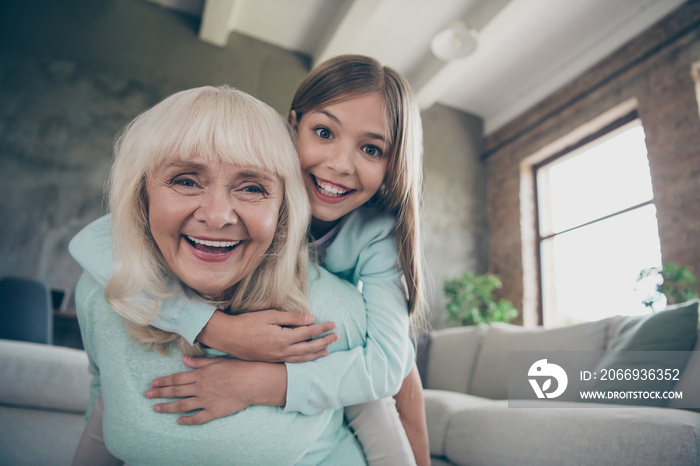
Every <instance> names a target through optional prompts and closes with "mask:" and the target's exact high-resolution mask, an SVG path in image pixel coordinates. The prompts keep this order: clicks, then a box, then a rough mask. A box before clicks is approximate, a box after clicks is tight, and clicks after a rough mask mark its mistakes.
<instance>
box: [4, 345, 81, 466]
mask: <svg viewBox="0 0 700 466" xmlns="http://www.w3.org/2000/svg"><path fill="white" fill-rule="evenodd" d="M87 367H88V360H87V355H86V354H85V352H84V351H82V350H78V349H73V348H66V347H62V346H53V345H46V344H39V343H29V342H23V341H14V340H0V381H2V382H0V464H2V465H8V466H23V465H27V466H36V465H44V466H61V465H70V463H71V459H72V458H73V452H74V451H75V447H76V445H77V444H78V440H79V439H80V434H81V433H82V431H83V426H84V424H85V421H84V414H85V410H86V408H87V406H88V403H89V400H90V387H89V384H90V379H91V376H90V374H88V371H87Z"/></svg>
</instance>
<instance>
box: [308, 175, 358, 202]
mask: <svg viewBox="0 0 700 466" xmlns="http://www.w3.org/2000/svg"><path fill="white" fill-rule="evenodd" d="M309 176H310V178H311V183H312V184H313V187H314V193H315V194H316V196H317V197H318V198H319V199H321V200H322V201H324V202H328V203H330V204H337V203H339V202H342V201H343V200H345V199H346V198H347V196H348V195H350V194H351V193H353V192H355V190H354V189H350V188H346V187H345V186H342V185H339V184H335V183H331V182H329V181H326V180H322V179H320V178H316V177H315V176H314V175H309Z"/></svg>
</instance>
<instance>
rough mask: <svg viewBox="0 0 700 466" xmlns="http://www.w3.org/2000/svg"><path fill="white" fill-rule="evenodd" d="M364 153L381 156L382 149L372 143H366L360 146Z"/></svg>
mask: <svg viewBox="0 0 700 466" xmlns="http://www.w3.org/2000/svg"><path fill="white" fill-rule="evenodd" d="M362 150H363V151H364V153H365V154H367V155H369V156H370V157H381V156H382V150H381V149H380V148H379V147H377V146H373V145H372V144H368V145H366V146H364V147H363V148H362Z"/></svg>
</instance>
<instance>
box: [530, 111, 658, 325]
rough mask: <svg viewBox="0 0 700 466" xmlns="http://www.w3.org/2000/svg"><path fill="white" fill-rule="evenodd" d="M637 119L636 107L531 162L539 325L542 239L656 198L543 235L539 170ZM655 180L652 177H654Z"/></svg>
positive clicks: (541, 322) (539, 318)
mask: <svg viewBox="0 0 700 466" xmlns="http://www.w3.org/2000/svg"><path fill="white" fill-rule="evenodd" d="M635 120H640V123H641V119H640V118H639V113H638V112H637V110H636V109H634V110H632V111H630V112H628V113H626V114H625V115H623V116H621V117H619V118H617V119H615V120H613V121H612V122H610V123H608V124H606V125H605V126H603V127H602V128H600V129H598V130H597V131H595V132H593V133H590V134H588V135H586V136H585V137H583V138H581V139H580V140H578V141H577V142H575V143H573V144H571V145H569V146H567V147H565V148H563V149H561V150H559V151H557V152H555V153H554V154H552V155H550V156H548V157H546V158H545V159H543V160H540V161H538V162H536V163H533V164H532V165H531V170H532V172H531V173H532V180H533V184H532V190H533V192H532V195H533V196H534V229H535V261H536V264H537V272H536V273H537V276H536V281H537V287H538V290H537V291H538V292H537V325H544V323H545V322H544V288H545V284H544V273H543V269H542V268H543V258H542V250H543V247H542V243H543V241H546V240H549V239H551V238H554V237H556V236H559V235H562V234H565V233H568V232H571V231H574V230H578V229H581V228H584V227H587V226H589V225H593V224H595V223H599V222H601V221H605V220H608V219H610V218H613V217H617V216H619V215H623V214H625V213H628V212H631V211H633V210H637V209H640V208H642V207H645V206H647V205H652V204H654V202H655V196H653V194H652V198H651V199H650V200H648V201H645V202H642V203H639V204H636V205H634V206H630V207H627V208H625V209H622V210H619V211H616V212H613V213H610V214H607V215H604V216H602V217H598V218H596V219H593V220H589V221H587V222H585V223H582V224H579V225H576V226H573V227H569V228H567V229H565V230H562V231H559V232H556V233H551V234H547V235H542V228H541V220H540V214H541V213H542V208H543V207H542V205H541V202H542V199H541V198H540V194H539V193H540V183H539V181H538V171H539V170H540V169H542V168H543V167H545V166H547V165H549V164H551V163H553V162H555V161H557V160H559V159H561V158H563V157H566V156H567V155H569V154H571V153H572V152H574V151H576V150H578V149H580V148H581V147H583V146H585V145H587V144H590V143H592V142H594V141H596V140H598V139H600V138H602V137H604V136H606V135H608V134H609V133H611V132H613V131H615V130H617V129H619V128H621V127H623V126H625V125H627V124H629V123H631V122H633V121H635ZM652 181H653V180H652Z"/></svg>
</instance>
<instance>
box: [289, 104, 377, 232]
mask: <svg viewBox="0 0 700 466" xmlns="http://www.w3.org/2000/svg"><path fill="white" fill-rule="evenodd" d="M384 113H385V110H384V98H383V96H382V95H381V94H379V93H377V92H373V93H369V94H362V95H360V96H357V97H352V98H350V99H347V100H343V101H340V102H337V103H334V104H330V105H326V106H324V107H321V108H319V109H316V110H312V111H309V112H306V113H304V114H303V115H302V117H301V120H300V121H298V122H297V123H298V126H297V132H298V146H297V147H298V150H299V157H300V161H301V169H302V172H303V175H304V183H305V184H306V190H307V193H308V195H309V202H310V203H311V213H312V215H313V224H312V230H313V229H316V233H320V234H322V233H323V232H324V231H323V230H324V229H329V228H330V227H332V225H334V224H335V223H337V222H338V221H339V220H340V219H341V218H342V217H343V216H344V215H346V214H348V213H350V212H351V211H353V210H355V209H356V208H357V207H360V206H361V205H363V204H364V203H365V202H367V201H368V200H370V199H371V198H372V196H374V194H375V193H376V192H377V191H378V190H379V188H380V187H381V185H382V183H383V182H384V178H385V176H386V172H387V167H388V164H389V156H388V153H389V149H390V147H389V142H388V141H387V140H386V137H387V136H386V135H387V134H388V131H387V129H386V123H385V118H384ZM292 120H296V114H295V113H294V112H292ZM322 225H324V226H325V227H326V228H323V227H322Z"/></svg>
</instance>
